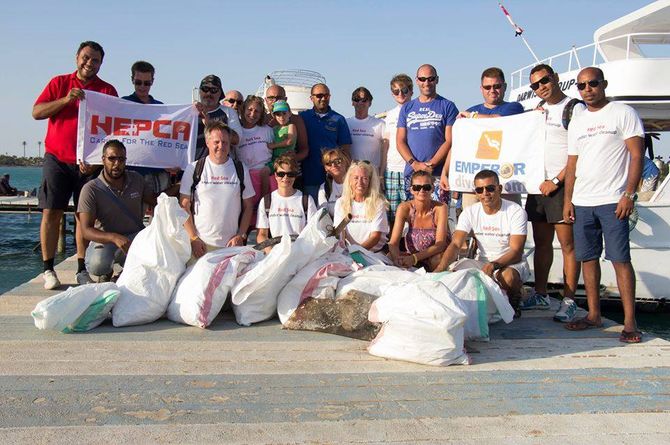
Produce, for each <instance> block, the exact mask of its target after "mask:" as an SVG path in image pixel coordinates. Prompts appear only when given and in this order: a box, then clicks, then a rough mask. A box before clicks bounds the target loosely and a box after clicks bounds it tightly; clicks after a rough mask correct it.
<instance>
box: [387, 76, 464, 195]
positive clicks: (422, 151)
mask: <svg viewBox="0 0 670 445" xmlns="http://www.w3.org/2000/svg"><path fill="white" fill-rule="evenodd" d="M439 81H440V78H439V76H438V75H437V70H436V69H435V67H433V66H432V65H428V64H425V65H421V66H420V67H419V69H418V70H417V72H416V84H417V86H418V87H419V97H418V98H416V99H414V100H411V101H409V102H407V103H406V104H405V105H403V106H402V109H401V110H400V114H399V116H398V130H397V132H396V143H397V145H398V151H399V152H400V154H401V155H402V157H403V159H404V160H405V161H406V162H407V166H406V167H405V193H406V195H407V197H408V199H409V197H410V192H409V177H410V175H411V174H412V172H414V171H417V170H425V171H428V172H431V173H432V174H433V175H434V176H438V177H439V175H440V172H442V168H443V167H444V166H445V163H446V162H448V157H447V155H448V154H449V151H450V150H451V127H452V125H454V121H455V120H456V116H457V115H458V108H456V105H454V103H453V102H452V101H450V100H448V99H445V98H444V97H442V96H440V95H439V94H437V84H438V83H439ZM445 161H446V162H445ZM447 168H448V167H447ZM447 190H448V184H445V187H444V188H443V189H440V187H439V180H438V181H436V183H435V187H434V188H433V199H435V200H438V201H441V202H444V203H448V202H449V193H448V192H447Z"/></svg>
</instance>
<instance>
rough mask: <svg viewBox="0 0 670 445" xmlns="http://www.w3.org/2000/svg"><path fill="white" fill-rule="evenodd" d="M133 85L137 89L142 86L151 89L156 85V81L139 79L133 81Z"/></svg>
mask: <svg viewBox="0 0 670 445" xmlns="http://www.w3.org/2000/svg"><path fill="white" fill-rule="evenodd" d="M133 83H134V84H135V86H137V87H139V86H142V85H144V86H145V87H150V86H151V85H153V84H154V81H153V80H139V79H137V80H133Z"/></svg>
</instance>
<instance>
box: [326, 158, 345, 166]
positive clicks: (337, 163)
mask: <svg viewBox="0 0 670 445" xmlns="http://www.w3.org/2000/svg"><path fill="white" fill-rule="evenodd" d="M325 165H326V167H330V166H331V165H334V166H339V165H342V159H339V158H338V159H333V160H332V161H328V162H326V164H325Z"/></svg>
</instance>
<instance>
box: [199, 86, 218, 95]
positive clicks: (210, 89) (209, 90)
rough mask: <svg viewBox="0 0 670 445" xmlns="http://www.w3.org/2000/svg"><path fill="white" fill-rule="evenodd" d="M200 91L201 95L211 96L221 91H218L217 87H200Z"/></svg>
mask: <svg viewBox="0 0 670 445" xmlns="http://www.w3.org/2000/svg"><path fill="white" fill-rule="evenodd" d="M200 91H202V92H203V93H212V94H216V93H218V92H219V91H221V90H220V89H218V88H217V87H200Z"/></svg>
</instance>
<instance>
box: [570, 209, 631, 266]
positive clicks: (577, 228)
mask: <svg viewBox="0 0 670 445" xmlns="http://www.w3.org/2000/svg"><path fill="white" fill-rule="evenodd" d="M616 206H617V205H616V204H604V205H600V206H594V207H582V206H575V224H574V227H573V230H572V232H573V234H574V237H575V257H576V258H577V261H590V260H595V259H598V258H600V255H601V254H602V252H603V238H604V239H605V259H606V260H609V261H612V262H615V263H630V239H629V236H628V233H629V232H628V218H624V219H623V220H621V219H619V218H617V216H616V213H615V211H616Z"/></svg>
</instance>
